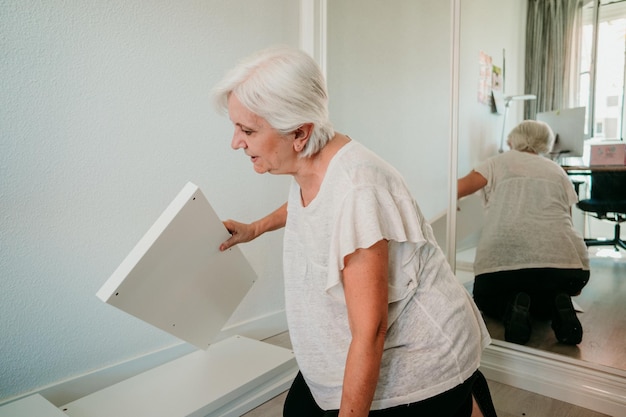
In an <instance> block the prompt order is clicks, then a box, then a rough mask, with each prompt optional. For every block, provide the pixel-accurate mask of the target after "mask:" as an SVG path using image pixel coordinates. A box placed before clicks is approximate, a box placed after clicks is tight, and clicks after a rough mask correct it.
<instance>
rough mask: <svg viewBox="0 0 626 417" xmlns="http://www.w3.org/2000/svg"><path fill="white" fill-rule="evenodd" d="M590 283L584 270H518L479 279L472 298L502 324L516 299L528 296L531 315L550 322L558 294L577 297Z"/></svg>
mask: <svg viewBox="0 0 626 417" xmlns="http://www.w3.org/2000/svg"><path fill="white" fill-rule="evenodd" d="M587 282H589V271H584V270H582V269H557V268H529V269H518V270H514V271H500V272H492V273H488V274H480V275H476V279H475V280H474V291H473V294H474V301H475V302H476V305H477V306H478V308H479V309H480V310H481V311H482V312H483V313H485V314H486V315H487V316H490V317H493V318H495V319H498V320H501V319H502V317H503V316H504V314H505V312H506V309H507V306H508V305H509V303H511V302H512V301H513V299H514V298H515V295H516V294H517V293H519V292H525V293H527V294H528V295H529V296H530V314H531V315H532V316H534V317H537V318H541V319H548V318H550V317H552V312H553V311H554V297H555V296H556V295H557V294H558V293H565V294H568V295H570V296H574V295H578V294H580V292H581V291H582V289H583V287H584V286H585V285H587Z"/></svg>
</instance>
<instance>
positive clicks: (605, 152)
mask: <svg viewBox="0 0 626 417" xmlns="http://www.w3.org/2000/svg"><path fill="white" fill-rule="evenodd" d="M589 165H626V143H623V142H622V143H603V144H593V145H591V146H590V158H589Z"/></svg>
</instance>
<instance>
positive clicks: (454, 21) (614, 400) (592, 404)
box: [300, 0, 626, 416]
mask: <svg viewBox="0 0 626 417" xmlns="http://www.w3.org/2000/svg"><path fill="white" fill-rule="evenodd" d="M449 2H450V34H451V38H450V39H451V43H450V51H451V53H450V68H449V70H450V82H451V84H450V85H451V88H450V129H449V140H450V158H449V173H450V177H449V178H450V180H449V206H448V213H455V214H456V178H457V177H458V175H457V174H458V173H457V157H458V123H459V118H458V113H459V72H460V64H459V63H460V22H461V0H449ZM327 22H328V8H327V0H300V48H302V49H303V50H305V51H306V52H308V53H309V54H310V55H312V56H313V57H314V58H315V59H316V61H317V62H318V63H319V64H320V66H321V67H322V71H323V72H324V75H326V72H327V71H326V68H327V62H328V60H327V58H328V57H327ZM453 179H454V180H453ZM446 237H447V242H446V248H445V252H446V256H447V259H448V262H449V263H450V265H451V266H452V269H453V270H456V216H447V219H446ZM481 370H482V372H483V373H484V374H485V376H486V377H487V378H489V379H491V380H493V381H497V382H500V383H503V384H506V385H511V386H513V387H516V388H520V389H524V390H527V391H531V392H534V393H537V394H540V395H544V396H547V397H551V398H555V399H557V400H561V401H565V402H568V403H571V404H575V405H578V406H581V407H584V408H588V409H591V410H594V411H597V412H600V413H605V414H609V415H614V416H618V415H626V371H622V370H620V369H616V368H610V367H606V366H601V365H596V364H592V363H588V362H583V361H582V360H579V359H573V358H569V357H566V356H563V355H557V354H553V353H550V352H544V351H540V350H537V349H533V348H529V347H526V346H522V345H516V344H513V343H509V342H505V341H501V340H493V342H492V344H491V345H489V346H488V347H487V348H486V349H485V351H484V352H483V357H482V360H481Z"/></svg>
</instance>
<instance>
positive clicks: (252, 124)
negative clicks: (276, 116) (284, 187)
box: [228, 94, 297, 174]
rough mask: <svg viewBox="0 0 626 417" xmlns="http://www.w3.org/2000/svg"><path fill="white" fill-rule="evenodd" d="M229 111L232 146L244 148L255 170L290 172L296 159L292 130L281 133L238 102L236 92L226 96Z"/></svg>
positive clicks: (260, 171) (261, 172)
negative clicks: (284, 133)
mask: <svg viewBox="0 0 626 417" xmlns="http://www.w3.org/2000/svg"><path fill="white" fill-rule="evenodd" d="M228 115H229V117H230V120H231V121H232V122H233V124H234V125H235V132H234V134H233V140H232V142H231V146H232V147H233V149H240V148H241V149H243V150H244V152H245V153H246V155H248V156H249V157H250V160H251V161H252V163H253V164H254V170H255V171H256V172H258V173H259V174H263V173H265V172H269V173H271V174H290V173H293V168H294V167H293V164H294V163H295V161H296V159H297V153H296V152H295V150H294V138H295V133H294V134H289V135H281V134H280V133H279V132H278V131H277V130H276V129H274V128H273V127H272V126H270V124H269V123H268V122H267V121H266V120H265V119H263V118H262V117H260V116H258V115H257V114H255V113H252V112H251V111H250V110H248V109H247V108H246V107H245V106H244V105H243V104H241V102H240V101H239V99H238V98H237V96H235V94H231V95H230V97H229V98H228Z"/></svg>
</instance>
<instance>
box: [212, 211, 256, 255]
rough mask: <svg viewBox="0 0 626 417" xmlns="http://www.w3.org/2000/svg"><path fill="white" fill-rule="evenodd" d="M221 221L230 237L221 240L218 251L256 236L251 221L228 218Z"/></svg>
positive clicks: (248, 240)
mask: <svg viewBox="0 0 626 417" xmlns="http://www.w3.org/2000/svg"><path fill="white" fill-rule="evenodd" d="M223 223H224V226H225V227H226V229H227V230H228V233H230V238H228V240H226V241H224V242H222V244H221V245H220V251H222V252H223V251H225V250H226V249H228V248H230V247H232V246H235V245H237V244H239V243H246V242H250V241H251V240H252V239H254V238H255V237H257V236H256V232H255V227H254V226H253V223H252V224H246V223H240V222H236V221H234V220H230V219H229V220H226V221H224V222H223Z"/></svg>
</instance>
